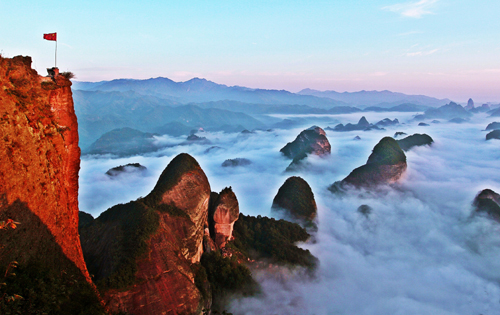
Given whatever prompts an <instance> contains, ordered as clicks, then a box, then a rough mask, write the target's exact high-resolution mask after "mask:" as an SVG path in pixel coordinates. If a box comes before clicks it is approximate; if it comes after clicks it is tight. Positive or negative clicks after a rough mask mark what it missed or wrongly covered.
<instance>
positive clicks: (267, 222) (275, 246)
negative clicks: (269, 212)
mask: <svg viewBox="0 0 500 315" xmlns="http://www.w3.org/2000/svg"><path fill="white" fill-rule="evenodd" d="M233 236H234V240H233V241H231V242H229V243H228V245H227V246H229V247H234V248H235V249H237V250H239V251H241V252H242V253H243V254H245V255H246V256H248V257H250V258H251V259H258V258H268V259H271V260H272V261H274V262H276V263H279V264H285V265H293V266H295V265H299V266H303V267H307V268H309V269H311V270H312V269H314V268H315V267H316V265H317V263H318V260H317V259H316V257H314V256H313V255H312V254H311V253H310V252H309V250H306V249H302V248H299V247H297V246H296V245H295V243H297V242H305V241H307V240H308V239H309V237H310V235H309V234H308V233H307V232H306V230H305V229H304V228H302V227H301V226H300V225H298V224H296V223H292V222H288V221H285V220H275V219H274V218H267V217H261V216H260V215H259V216H257V217H252V216H246V215H243V214H240V216H239V219H238V221H236V222H235V223H234V230H233Z"/></svg>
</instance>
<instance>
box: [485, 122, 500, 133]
mask: <svg viewBox="0 0 500 315" xmlns="http://www.w3.org/2000/svg"><path fill="white" fill-rule="evenodd" d="M497 129H500V123H499V122H496V121H494V122H492V123H489V124H488V126H486V129H485V130H487V131H488V130H497Z"/></svg>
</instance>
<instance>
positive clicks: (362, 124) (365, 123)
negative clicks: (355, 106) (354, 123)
mask: <svg viewBox="0 0 500 315" xmlns="http://www.w3.org/2000/svg"><path fill="white" fill-rule="evenodd" d="M358 126H360V127H369V126H370V123H369V122H368V120H366V118H365V116H363V117H361V119H360V120H359V121H358Z"/></svg>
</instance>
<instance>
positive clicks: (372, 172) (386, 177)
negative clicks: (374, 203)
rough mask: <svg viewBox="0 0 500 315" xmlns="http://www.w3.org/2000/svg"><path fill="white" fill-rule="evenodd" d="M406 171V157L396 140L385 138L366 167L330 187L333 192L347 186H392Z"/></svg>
mask: <svg viewBox="0 0 500 315" xmlns="http://www.w3.org/2000/svg"><path fill="white" fill-rule="evenodd" d="M405 171H406V156H405V154H404V152H403V150H401V148H400V147H399V145H398V143H397V142H396V140H394V139H393V138H391V137H384V138H382V140H380V141H379V143H377V145H376V146H375V147H374V148H373V151H372V154H371V155H370V156H369V157H368V161H367V162H366V164H365V165H363V166H360V167H358V168H356V169H354V170H353V171H352V172H351V173H350V174H349V175H348V176H347V177H346V178H344V179H343V180H342V181H340V182H336V183H334V184H333V185H332V186H330V188H329V189H330V190H331V191H332V192H337V191H338V190H339V189H345V188H347V186H354V187H356V188H359V187H365V188H367V187H372V186H377V185H380V184H391V183H394V182H396V181H397V180H399V179H400V178H401V176H402V175H403V173H404V172H405Z"/></svg>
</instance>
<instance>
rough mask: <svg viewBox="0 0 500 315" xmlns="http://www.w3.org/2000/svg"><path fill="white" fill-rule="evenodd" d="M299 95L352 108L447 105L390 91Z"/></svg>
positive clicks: (426, 98) (432, 98) (311, 91)
mask: <svg viewBox="0 0 500 315" xmlns="http://www.w3.org/2000/svg"><path fill="white" fill-rule="evenodd" d="M298 94H299V95H312V96H317V97H326V98H331V99H333V100H336V101H341V102H345V103H348V104H350V105H353V106H361V107H365V106H377V107H383V108H386V107H393V106H397V105H400V104H404V103H411V104H415V105H423V106H429V107H436V106H442V105H445V104H448V103H449V102H450V100H449V99H447V98H445V99H437V98H434V97H429V96H425V95H406V94H403V93H396V92H391V91H387V90H385V91H364V90H363V91H359V92H343V93H339V92H335V91H317V90H311V89H304V90H302V91H300V92H299V93H298Z"/></svg>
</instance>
